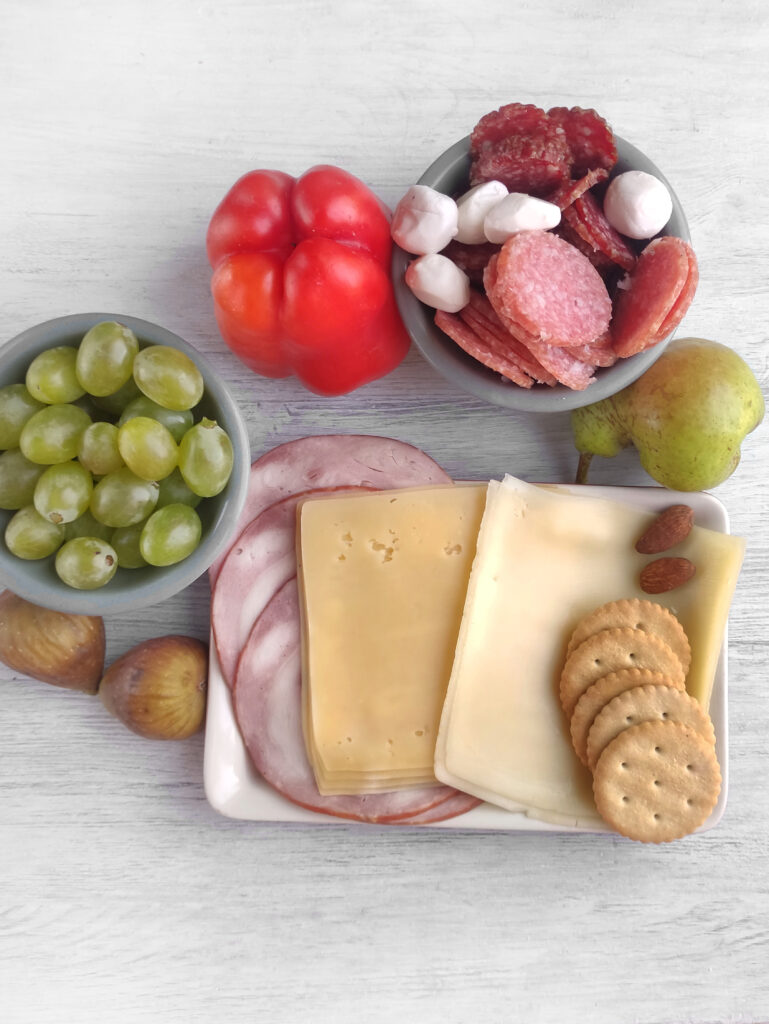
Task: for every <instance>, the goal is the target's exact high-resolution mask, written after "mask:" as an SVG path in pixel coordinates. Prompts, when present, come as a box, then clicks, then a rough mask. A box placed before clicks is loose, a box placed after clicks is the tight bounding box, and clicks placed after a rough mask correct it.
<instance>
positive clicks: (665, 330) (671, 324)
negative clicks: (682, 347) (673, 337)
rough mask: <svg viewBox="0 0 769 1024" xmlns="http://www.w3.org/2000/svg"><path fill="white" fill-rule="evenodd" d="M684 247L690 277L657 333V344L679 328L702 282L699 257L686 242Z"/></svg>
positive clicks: (655, 338)
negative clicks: (700, 281) (698, 262)
mask: <svg viewBox="0 0 769 1024" xmlns="http://www.w3.org/2000/svg"><path fill="white" fill-rule="evenodd" d="M684 246H685V248H686V255H687V257H688V260H689V276H688V277H687V278H686V284H684V286H683V288H682V289H681V291H680V293H679V295H678V298H677V299H676V300H675V302H674V303H673V308H672V309H671V310H670V312H669V313H668V315H667V316H666V317H665V319H664V320H663V321H662V323H661V325H660V327H659V329H658V331H657V333H656V334H655V336H654V343H655V344H656V343H657V342H658V341H662V340H663V339H665V338H667V336H668V335H669V334H672V333H673V331H674V330H675V329H676V327H678V325H679V324H680V323H681V321H682V320H683V318H684V317H685V316H686V311H687V310H688V308H689V306H691V304H692V299H693V298H694V293H695V292H696V291H697V285H698V284H699V280H700V270H699V267H698V265H697V257H696V256H695V255H694V249H692V247H691V246H690V245H688V244H687V243H686V242H684Z"/></svg>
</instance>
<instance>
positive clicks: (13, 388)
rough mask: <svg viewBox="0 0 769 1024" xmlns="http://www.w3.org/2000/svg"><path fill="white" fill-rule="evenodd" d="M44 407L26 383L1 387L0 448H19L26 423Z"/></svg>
mask: <svg viewBox="0 0 769 1024" xmlns="http://www.w3.org/2000/svg"><path fill="white" fill-rule="evenodd" d="M42 408H44V405H43V403H42V402H38V401H37V400H36V399H35V398H33V397H32V395H30V393H29V391H27V389H26V387H25V386H24V384H9V385H8V386H7V387H4V388H0V448H18V446H19V438H20V437H21V431H22V428H23V427H24V424H25V423H26V422H27V420H28V419H29V418H30V416H32V415H33V414H34V413H36V412H39V411H40V409H42Z"/></svg>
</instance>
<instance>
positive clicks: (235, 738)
mask: <svg viewBox="0 0 769 1024" xmlns="http://www.w3.org/2000/svg"><path fill="white" fill-rule="evenodd" d="M559 490H565V491H567V492H571V493H578V494H580V495H582V496H585V497H595V498H606V499H610V500H613V501H621V502H623V503H625V504H629V505H634V506H636V507H637V508H639V509H642V510H645V511H650V512H657V511H660V510H661V509H663V508H665V507H666V506H667V505H669V504H670V501H671V492H669V491H666V490H664V489H661V488H656V487H579V488H577V487H572V486H569V485H562V486H559ZM687 502H688V504H689V505H691V507H692V508H693V510H694V514H695V519H696V522H697V523H698V525H700V526H703V527H706V528H707V529H710V530H714V531H717V532H721V533H728V532H729V521H728V516H727V513H726V510H725V508H724V506H723V505H722V504H721V503H720V502H719V501H718V499H716V498H714V497H713V496H712V495H710V494H706V493H695V494H689V495H687ZM555 699H556V698H555V691H554V700H555ZM710 715H711V718H712V721H713V726H714V729H715V735H716V753H717V756H718V761H719V763H720V765H721V773H722V787H721V792H720V796H719V798H718V802H717V803H716V805H715V807H714V809H713V811H712V813H711V815H710V817H709V818H708V820H707V821H706V822H705V823H704V825H703V826H702V827H701V828H700V830H699V831H705V830H707V829H709V828H712V827H713V826H714V825H716V824H717V823H718V821H719V820H720V818H721V816H722V814H723V812H724V808H725V805H726V798H727V788H728V716H727V637H726V633H725V634H724V638H723V645H722V649H721V653H720V657H719V659H718V663H717V667H716V673H715V678H714V682H713V690H712V697H711V702H710ZM204 782H205V792H206V796H207V798H208V800H209V803H210V804H211V806H212V807H213V808H214V809H215V810H217V811H219V812H220V813H221V814H224V815H226V816H228V817H232V818H239V819H243V820H249V821H270V822H285V823H304V824H317V825H333V824H340V822H341V819H339V818H335V817H331V816H329V815H325V814H319V813H316V812H314V811H310V810H306V809H305V808H303V807H300V806H298V805H296V804H293V803H291V802H290V801H288V800H287V799H285V798H284V797H283V796H281V794H280V793H278V792H276V791H275V790H273V789H272V788H271V787H270V786H269V785H267V783H266V782H265V781H264V780H263V779H262V778H261V777H260V776H259V774H258V773H257V772H256V771H255V769H254V768H253V766H252V764H251V762H250V760H249V756H248V753H247V751H246V748H245V745H244V743H243V740H242V738H241V735H240V731H239V729H238V725H237V722H236V720H235V716H234V713H233V707H232V700H231V696H230V691H229V689H228V687H227V685H226V683H225V682H224V678H223V676H222V673H221V671H220V668H219V663H218V660H217V656H216V650H215V644H214V643H213V642H212V644H211V662H210V668H209V689H208V715H207V722H206V736H205V759H204ZM387 827H392V826H391V825H390V826H387ZM402 827H405V826H402ZM431 827H442V828H453V829H469V830H497V831H539V832H564V833H580V832H607V833H608V832H609V829H608V828H604V827H602V826H600V825H596V826H595V827H590V828H582V827H575V826H571V827H569V826H565V825H555V824H551V823H549V822H545V821H540V820H536V819H534V818H532V817H528V816H527V815H526V814H525V813H522V812H511V811H507V810H503V809H502V808H501V807H495V806H492V805H491V804H488V803H483V804H481V805H480V806H478V807H475V808H474V809H473V810H471V811H468V812H466V813H464V814H461V815H459V816H457V817H455V818H452V819H450V820H448V821H443V822H440V823H439V825H432V826H431Z"/></svg>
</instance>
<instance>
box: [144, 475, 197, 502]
mask: <svg viewBox="0 0 769 1024" xmlns="http://www.w3.org/2000/svg"><path fill="white" fill-rule="evenodd" d="M202 500H203V499H202V498H201V497H200V495H199V494H193V492H192V491H191V490H190V489H189V487H188V486H187V484H185V482H184V477H183V476H182V474H181V473H180V472H179V469H178V467H177V468H176V469H175V470H174V471H173V473H171V474H170V475H169V476H167V477H166V478H165V479H164V480H161V481H160V494H159V495H158V503H157V505H156V506H155V507H156V508H165V506H166V505H177V504H181V505H189V506H190V508H197V507H198V505H199V504H200V503H201V501H202Z"/></svg>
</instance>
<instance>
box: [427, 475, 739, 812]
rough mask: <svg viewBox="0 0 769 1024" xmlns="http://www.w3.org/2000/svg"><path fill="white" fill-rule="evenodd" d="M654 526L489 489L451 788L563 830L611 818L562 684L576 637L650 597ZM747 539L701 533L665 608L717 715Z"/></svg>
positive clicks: (694, 536) (454, 709)
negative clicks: (583, 622)
mask: <svg viewBox="0 0 769 1024" xmlns="http://www.w3.org/2000/svg"><path fill="white" fill-rule="evenodd" d="M653 518H654V517H653V516H651V515H650V514H649V513H644V512H641V511H639V510H638V509H634V508H630V507H628V506H625V505H621V504H618V503H616V502H612V501H606V500H603V499H596V498H586V497H582V496H578V495H574V494H569V493H565V492H560V493H559V492H558V491H557V490H554V489H549V488H545V487H537V486H532V485H531V484H527V483H524V482H523V481H520V480H516V479H515V478H513V477H506V478H505V479H504V481H503V482H502V483H501V484H497V483H494V482H492V483H491V484H490V485H489V490H488V497H487V504H486V510H485V513H484V517H483V522H482V525H481V532H480V537H479V541H478V550H477V555H476V559H475V563H474V566H473V571H472V574H471V578H470V583H469V587H468V594H467V601H466V603H465V610H464V614H463V618H462V625H461V628H460V633H459V639H458V643H457V651H456V656H455V660H454V666H453V669H452V673H451V679H450V682H449V688H448V692H447V696H446V701H445V704H444V709H443V716H442V719H441V725H440V731H439V736H438V742H437V745H436V759H435V774H436V777H437V778H438V779H440V780H441V781H442V782H445V783H447V784H449V785H453V786H456V787H457V788H459V789H463V790H465V791H467V792H470V793H473V794H475V795H477V796H479V797H482V798H483V799H485V800H488V801H489V802H491V803H495V804H498V805H499V806H502V807H505V808H507V809H509V810H513V811H518V810H523V811H524V812H525V813H526V814H528V815H530V816H531V817H534V818H538V819H540V820H544V821H551V822H555V823H557V824H570V825H577V826H581V827H588V828H589V827H591V825H592V824H596V823H597V821H598V818H597V814H596V811H595V807H594V804H593V800H592V792H591V779H590V775H589V773H588V772H587V770H586V769H585V768H584V767H583V766H582V765H581V764H580V763H579V761H578V759H577V757H576V755H575V754H574V752H573V750H572V747H571V743H570V739H569V734H568V723H567V721H566V717H565V715H564V714H563V711H562V710H561V706H560V701H559V699H558V681H559V676H560V671H561V668H562V665H563V660H564V652H565V648H566V643H567V641H568V637H569V635H570V633H571V632H572V630H573V629H574V627H575V625H576V624H577V622H578V621H579V619H580V618H582V617H583V616H584V615H586V614H587V613H589V612H591V611H592V610H593V609H595V608H597V607H598V606H599V605H601V604H604V603H605V602H607V601H614V600H620V599H622V598H632V597H641V598H647V599H648V598H649V595H647V594H644V593H643V592H642V591H641V590H640V589H639V586H638V575H639V573H640V570H641V568H642V567H643V565H644V564H646V562H648V561H649V556H644V555H639V554H638V553H637V552H636V551H635V550H634V544H635V541H636V540H637V538H638V537H639V536H640V535H641V533H642V532H643V531H644V530H645V529H646V527H647V526H648V524H649V522H650V521H651V520H652V519H653ZM743 549H744V544H743V542H742V540H741V539H739V538H735V537H730V536H727V535H724V534H719V533H715V532H712V531H710V530H703V529H700V528H697V527H695V529H694V530H693V531H692V533H691V535H690V537H689V538H688V539H687V540H686V541H685V542H684V543H683V544H681V545H680V546H678V547H677V548H676V552H675V553H676V554H681V555H684V556H685V557H688V558H690V559H691V560H692V561H693V562H694V563H695V565H696V566H697V574H696V576H695V577H694V579H692V580H691V581H689V583H687V584H686V585H685V586H683V587H681V588H679V589H678V590H676V591H672V592H670V593H669V594H664V595H657V596H655V597H654V598H653V600H657V601H659V603H660V604H663V605H665V606H666V607H669V608H671V610H673V611H674V612H675V614H676V615H677V616H678V617H679V619H680V621H681V623H682V625H683V626H684V629H685V630H686V632H687V634H688V636H689V639H690V642H691V645H692V667H691V670H690V674H689V677H688V680H687V687H688V689H689V691H690V692H691V693H692V694H693V695H694V696H697V697H698V698H699V699H700V700H701V701H702V702H703V703H704V704H705V706H707V702H708V700H709V696H710V688H711V686H712V679H713V674H714V672H715V667H716V663H717V659H718V653H719V650H720V647H721V641H722V638H723V631H724V626H725V623H726V617H727V614H728V609H729V604H730V601H731V597H732V593H733V590H734V586H735V583H736V579H737V575H738V573H739V569H740V565H741V561H742V555H743Z"/></svg>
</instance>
